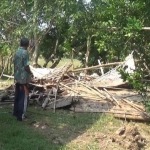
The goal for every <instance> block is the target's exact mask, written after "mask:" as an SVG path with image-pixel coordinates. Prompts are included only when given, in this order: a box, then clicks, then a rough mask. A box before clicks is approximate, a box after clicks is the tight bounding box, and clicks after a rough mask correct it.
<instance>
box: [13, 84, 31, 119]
mask: <svg viewBox="0 0 150 150" xmlns="http://www.w3.org/2000/svg"><path fill="white" fill-rule="evenodd" d="M28 99H29V94H28V88H27V85H26V84H18V83H16V86H15V100H14V111H13V115H14V116H16V117H17V120H20V121H22V120H23V119H24V117H25V113H26V110H27V105H28Z"/></svg>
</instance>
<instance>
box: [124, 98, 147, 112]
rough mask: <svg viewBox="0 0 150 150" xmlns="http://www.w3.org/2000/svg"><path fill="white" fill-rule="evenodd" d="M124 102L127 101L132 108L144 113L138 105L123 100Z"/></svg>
mask: <svg viewBox="0 0 150 150" xmlns="http://www.w3.org/2000/svg"><path fill="white" fill-rule="evenodd" d="M122 100H123V101H125V102H126V103H127V104H129V105H130V106H131V107H133V108H135V109H136V110H138V111H144V110H143V109H141V108H139V107H137V106H136V105H134V104H133V103H131V102H129V101H128V100H125V99H122Z"/></svg>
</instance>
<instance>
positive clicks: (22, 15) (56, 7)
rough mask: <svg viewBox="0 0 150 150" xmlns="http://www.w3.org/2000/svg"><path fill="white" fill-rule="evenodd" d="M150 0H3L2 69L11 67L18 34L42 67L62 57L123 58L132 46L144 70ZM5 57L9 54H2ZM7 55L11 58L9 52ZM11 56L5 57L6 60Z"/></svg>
mask: <svg viewBox="0 0 150 150" xmlns="http://www.w3.org/2000/svg"><path fill="white" fill-rule="evenodd" d="M149 6H150V1H147V0H142V1H141V0H137V1H134V0H120V1H118V0H91V2H90V3H87V2H86V1H85V0H69V1H68V0H30V1H28V0H22V1H19V0H1V1H0V58H1V68H4V66H5V64H6V63H5V62H8V63H7V67H10V68H11V64H12V58H13V54H14V52H15V51H16V50H17V48H18V44H19V40H20V38H21V37H22V36H26V37H28V38H29V39H30V43H31V44H30V49H29V52H30V56H31V57H32V58H33V59H32V60H33V63H34V64H38V58H39V56H40V55H41V56H42V57H43V58H44V60H45V63H44V67H46V66H47V64H48V62H49V61H52V62H53V65H52V67H55V66H57V64H58V63H59V61H60V60H61V58H63V57H69V58H70V59H73V58H77V59H79V60H80V61H81V62H82V64H83V66H84V67H87V66H91V65H97V59H101V62H102V63H108V62H112V61H121V60H122V59H124V58H125V57H126V56H127V55H128V54H129V53H130V52H131V51H133V50H136V53H135V55H134V56H135V58H138V59H139V58H140V59H141V60H144V62H145V63H146V65H147V68H146V67H145V66H144V65H143V64H144V63H141V64H140V65H143V66H140V67H139V68H142V69H143V68H144V70H139V71H142V72H144V73H148V68H149V62H150V56H149V55H150V52H149V47H150V36H149V34H150V31H148V30H145V29H143V27H148V26H150V10H149ZM6 56H7V57H6ZM8 56H9V57H8ZM6 58H8V60H9V61H7V59H6Z"/></svg>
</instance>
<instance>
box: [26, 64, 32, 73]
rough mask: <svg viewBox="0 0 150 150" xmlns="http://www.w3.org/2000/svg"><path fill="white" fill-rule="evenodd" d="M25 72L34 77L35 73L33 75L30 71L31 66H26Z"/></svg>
mask: <svg viewBox="0 0 150 150" xmlns="http://www.w3.org/2000/svg"><path fill="white" fill-rule="evenodd" d="M25 71H26V72H27V73H29V74H31V75H33V73H32V72H31V70H30V67H29V65H27V66H25Z"/></svg>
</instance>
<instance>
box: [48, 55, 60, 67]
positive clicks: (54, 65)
mask: <svg viewBox="0 0 150 150" xmlns="http://www.w3.org/2000/svg"><path fill="white" fill-rule="evenodd" d="M60 60H61V57H60V56H59V58H58V59H57V60H56V61H55V62H54V63H53V64H52V66H51V67H50V68H55V67H56V66H57V65H58V64H59V62H60Z"/></svg>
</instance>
